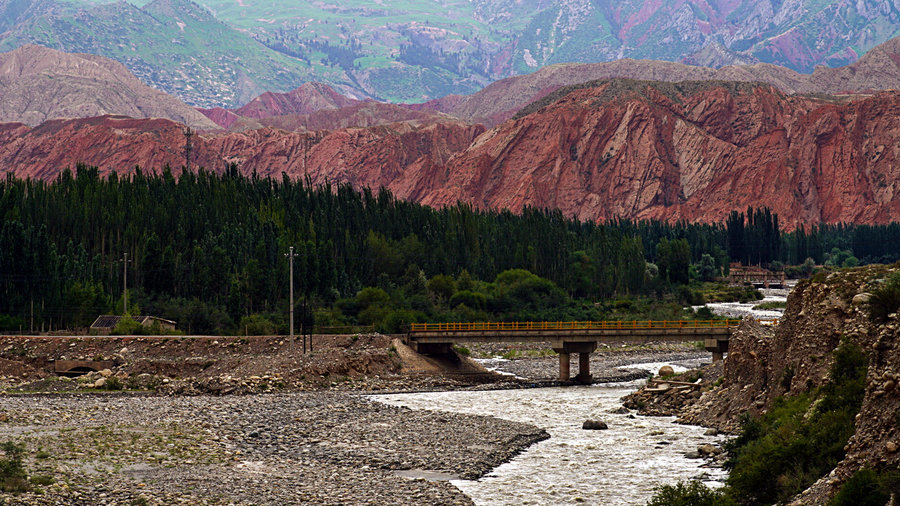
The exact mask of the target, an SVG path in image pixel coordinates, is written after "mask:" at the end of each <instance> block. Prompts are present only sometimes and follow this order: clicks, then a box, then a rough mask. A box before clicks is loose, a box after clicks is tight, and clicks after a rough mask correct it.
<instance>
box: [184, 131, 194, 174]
mask: <svg viewBox="0 0 900 506" xmlns="http://www.w3.org/2000/svg"><path fill="white" fill-rule="evenodd" d="M193 135H194V131H193V130H191V127H187V128H185V129H184V170H185V171H190V170H191V149H192V148H193V146H191V137H193Z"/></svg>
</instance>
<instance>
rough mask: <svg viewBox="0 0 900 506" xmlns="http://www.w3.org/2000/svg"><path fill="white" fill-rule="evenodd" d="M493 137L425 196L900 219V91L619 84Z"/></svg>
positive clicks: (697, 216) (680, 213)
mask: <svg viewBox="0 0 900 506" xmlns="http://www.w3.org/2000/svg"><path fill="white" fill-rule="evenodd" d="M534 108H535V109H537V110H536V111H534V112H532V113H531V114H527V115H524V116H522V117H520V118H518V119H515V120H511V121H507V122H506V123H503V124H502V125H500V126H498V127H496V128H494V129H492V130H490V131H488V132H486V133H485V134H483V135H481V136H480V137H479V138H478V139H476V140H475V142H474V143H473V144H472V145H471V146H470V147H469V148H468V149H467V150H466V151H465V152H463V153H460V154H459V155H457V156H455V157H454V158H453V159H451V160H450V162H449V163H448V164H447V166H446V167H445V169H444V172H443V176H444V177H443V178H441V179H440V180H438V181H435V183H434V188H435V189H434V190H433V191H430V192H429V193H427V194H426V195H422V196H421V198H420V199H419V200H421V201H422V202H424V203H426V204H431V205H445V204H450V203H453V202H456V201H457V200H465V201H468V202H472V203H474V204H475V205H477V206H479V207H496V208H509V209H513V210H518V209H521V207H522V206H523V205H531V206H540V207H552V208H559V209H561V210H562V211H563V212H564V213H565V214H567V215H570V216H577V217H579V218H582V219H606V218H613V217H616V216H625V217H629V218H663V219H669V220H672V219H688V220H701V221H713V220H722V219H723V218H724V217H725V216H726V215H727V214H728V213H729V212H730V211H731V210H733V209H743V208H746V207H747V206H749V205H753V206H768V207H770V208H772V209H773V210H774V211H776V212H777V213H778V214H779V215H780V216H781V217H782V221H783V223H785V224H787V225H789V226H793V225H797V224H800V223H819V222H829V223H833V222H853V223H885V222H888V221H897V220H900V195H898V193H897V191H898V190H900V151H898V150H897V149H895V146H896V145H897V142H898V137H900V116H898V113H900V93H898V92H882V93H879V94H877V95H874V96H872V97H869V98H857V99H856V100H853V101H849V100H848V101H839V100H834V99H830V100H820V99H814V98H805V97H798V96H787V95H785V94H783V93H781V92H780V91H778V90H776V89H775V88H774V87H771V86H768V85H753V84H749V83H715V82H700V83H696V82H694V83H690V82H688V83H675V84H671V83H650V82H640V81H622V80H615V81H605V82H599V83H596V84H595V85H594V86H586V87H583V88H582V89H577V90H575V91H573V92H571V93H569V94H566V95H565V96H564V97H563V98H561V99H560V100H558V101H556V102H553V103H550V104H549V105H547V106H545V107H543V108H539V109H538V108H537V107H534Z"/></svg>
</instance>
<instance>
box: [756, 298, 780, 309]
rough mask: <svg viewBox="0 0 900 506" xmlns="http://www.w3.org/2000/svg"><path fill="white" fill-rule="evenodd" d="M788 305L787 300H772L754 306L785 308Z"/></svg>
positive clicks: (757, 307) (759, 307) (758, 307)
mask: <svg viewBox="0 0 900 506" xmlns="http://www.w3.org/2000/svg"><path fill="white" fill-rule="evenodd" d="M786 307H787V302H784V301H781V300H770V301H769V302H763V303H762V304H757V305H755V306H753V309H756V310H759V309H784V308H786Z"/></svg>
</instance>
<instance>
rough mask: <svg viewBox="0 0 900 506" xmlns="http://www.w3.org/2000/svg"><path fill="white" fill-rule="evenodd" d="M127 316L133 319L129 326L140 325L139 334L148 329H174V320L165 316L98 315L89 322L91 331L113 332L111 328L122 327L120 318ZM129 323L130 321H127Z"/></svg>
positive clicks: (98, 332) (167, 330)
mask: <svg viewBox="0 0 900 506" xmlns="http://www.w3.org/2000/svg"><path fill="white" fill-rule="evenodd" d="M123 318H129V319H131V320H133V321H134V324H131V325H129V326H134V327H141V329H140V330H141V331H140V332H136V333H140V334H146V333H147V331H149V330H150V329H154V330H155V329H158V330H160V331H162V332H164V333H167V332H170V331H174V330H175V322H173V321H172V320H166V319H165V318H160V317H158V316H114V315H100V316H98V317H97V319H96V320H94V323H92V324H91V333H97V334H103V335H109V334H111V333H113V330H115V329H116V327H120V328H121V327H122V326H123V325H121V324H122V319H123ZM127 323H130V322H127Z"/></svg>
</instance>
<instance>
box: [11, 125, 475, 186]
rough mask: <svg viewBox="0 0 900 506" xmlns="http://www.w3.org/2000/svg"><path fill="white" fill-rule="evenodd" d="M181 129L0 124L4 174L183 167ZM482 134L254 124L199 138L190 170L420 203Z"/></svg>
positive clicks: (455, 129)
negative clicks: (365, 190)
mask: <svg viewBox="0 0 900 506" xmlns="http://www.w3.org/2000/svg"><path fill="white" fill-rule="evenodd" d="M182 129H183V126H182V125H180V124H177V123H174V122H171V121H168V120H162V119H154V120H136V119H132V118H126V117H116V116H103V117H97V118H88V119H82V120H55V121H50V122H46V123H44V124H42V125H40V126H39V127H36V128H29V127H28V126H26V125H23V124H20V123H8V124H0V173H7V172H12V173H14V174H16V175H18V176H21V177H34V178H39V179H45V180H50V179H53V178H55V177H56V176H57V175H58V174H59V173H60V172H61V171H62V170H63V169H65V168H67V167H68V168H74V166H75V165H76V164H77V163H79V162H81V163H85V164H88V165H94V166H97V167H99V168H100V174H101V175H107V174H109V173H110V172H113V171H116V172H119V173H126V174H127V173H131V172H133V171H134V168H135V166H140V167H141V168H142V169H144V170H145V171H151V172H152V171H159V170H161V169H162V168H163V167H164V166H166V165H169V166H170V167H171V168H172V170H173V172H174V173H176V174H178V173H180V170H181V168H182V167H183V166H184V163H185V158H184V144H185V140H184V134H183V131H182ZM483 131H484V129H483V127H481V126H479V125H468V124H465V123H462V122H459V121H445V122H440V123H432V124H425V125H418V124H411V123H398V124H393V125H385V126H378V127H373V128H346V129H340V130H335V131H317V132H285V131H282V130H276V129H269V128H263V129H257V130H251V131H247V132H241V133H214V134H208V135H200V134H198V135H195V136H194V138H193V141H192V144H193V150H192V155H191V167H192V168H196V167H205V168H207V169H209V170H214V171H222V170H223V169H224V168H225V166H226V165H227V164H229V163H237V164H238V165H239V166H240V168H241V170H242V171H243V172H244V173H246V174H250V173H253V172H254V171H256V172H257V173H258V174H260V175H262V176H266V175H273V176H276V177H280V175H281V173H282V172H284V173H286V174H287V175H288V176H290V177H292V178H304V177H307V176H308V177H309V178H310V179H311V180H312V182H313V183H314V184H324V183H326V182H330V183H340V182H350V183H352V184H353V185H354V186H356V187H357V188H362V187H369V188H373V189H376V190H377V189H378V188H380V187H382V186H384V187H388V188H390V189H391V190H393V191H394V193H395V194H396V195H397V196H399V197H401V198H410V199H416V198H417V197H418V196H419V195H420V194H422V193H424V192H425V190H426V189H429V188H430V187H431V185H432V184H433V177H434V174H435V173H436V172H439V171H440V167H442V166H443V165H444V164H445V163H446V162H447V160H448V159H449V158H450V157H451V156H452V155H453V154H454V153H457V152H459V151H462V150H464V149H465V148H466V147H467V146H468V145H469V144H470V143H471V142H472V140H473V139H474V138H475V137H476V136H477V135H478V134H480V133H482V132H483Z"/></svg>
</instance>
